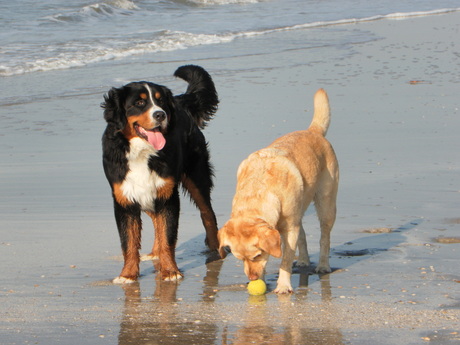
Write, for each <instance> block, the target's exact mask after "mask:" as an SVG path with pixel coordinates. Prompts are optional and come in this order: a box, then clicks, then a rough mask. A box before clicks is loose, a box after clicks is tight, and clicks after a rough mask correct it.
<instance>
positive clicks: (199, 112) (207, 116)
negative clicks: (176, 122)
mask: <svg viewBox="0 0 460 345" xmlns="http://www.w3.org/2000/svg"><path fill="white" fill-rule="evenodd" d="M174 76H175V77H178V78H181V79H184V80H185V81H186V82H188V87H187V91H186V92H185V93H184V94H182V95H179V96H176V99H177V100H178V101H179V102H181V104H182V106H183V107H185V108H186V109H188V110H189V112H190V115H191V116H192V117H193V119H194V120H195V122H196V124H197V125H198V126H199V127H200V128H204V127H205V126H206V124H207V121H209V120H211V119H212V117H213V116H214V113H215V112H216V111H217V105H218V104H219V99H218V96H217V91H216V88H215V86H214V82H213V81H212V78H211V76H210V75H209V73H208V72H206V70H205V69H204V68H202V67H200V66H194V65H187V66H181V67H179V68H178V69H177V70H176V72H174Z"/></svg>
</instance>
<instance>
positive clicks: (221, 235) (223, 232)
mask: <svg viewBox="0 0 460 345" xmlns="http://www.w3.org/2000/svg"><path fill="white" fill-rule="evenodd" d="M227 231H228V230H227V224H225V225H224V226H223V227H222V229H220V230H219V231H218V232H217V238H218V240H219V255H220V257H221V258H222V259H225V257H226V256H227V250H226V249H225V247H228V246H229V243H228V234H227Z"/></svg>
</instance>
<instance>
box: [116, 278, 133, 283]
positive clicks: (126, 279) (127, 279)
mask: <svg viewBox="0 0 460 345" xmlns="http://www.w3.org/2000/svg"><path fill="white" fill-rule="evenodd" d="M134 282H135V280H132V279H129V278H125V277H116V278H115V279H114V280H112V283H114V284H132V283H134Z"/></svg>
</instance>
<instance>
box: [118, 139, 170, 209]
mask: <svg viewBox="0 0 460 345" xmlns="http://www.w3.org/2000/svg"><path fill="white" fill-rule="evenodd" d="M156 155H157V150H155V148H154V147H153V146H152V145H150V144H149V143H148V142H146V141H145V140H143V139H141V138H132V139H131V140H130V151H129V152H128V154H127V155H126V158H127V159H128V168H129V171H128V174H127V175H126V178H125V180H124V182H123V184H122V185H121V190H122V191H123V195H124V196H125V197H126V198H127V199H128V200H129V201H131V202H137V203H139V204H140V205H141V208H142V209H143V210H144V211H154V209H153V207H154V205H153V202H154V200H155V198H156V194H157V189H158V188H161V187H162V186H163V185H164V184H165V180H163V179H162V178H161V177H160V176H158V175H157V174H156V172H155V171H152V170H150V169H149V167H148V161H149V159H150V157H151V156H156Z"/></svg>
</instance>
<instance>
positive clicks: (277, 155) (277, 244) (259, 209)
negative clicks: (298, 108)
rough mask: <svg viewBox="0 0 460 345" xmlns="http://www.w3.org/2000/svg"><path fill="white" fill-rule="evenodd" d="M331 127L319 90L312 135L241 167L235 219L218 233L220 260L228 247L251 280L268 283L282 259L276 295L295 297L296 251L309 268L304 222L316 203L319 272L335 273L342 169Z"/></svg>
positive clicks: (297, 135)
mask: <svg viewBox="0 0 460 345" xmlns="http://www.w3.org/2000/svg"><path fill="white" fill-rule="evenodd" d="M329 122H330V108H329V100H328V97H327V94H326V92H325V91H324V90H323V89H319V90H318V91H317V92H316V94H315V97H314V115H313V121H312V122H311V124H310V127H309V128H308V129H307V130H302V131H297V132H293V133H290V134H287V135H285V136H282V137H281V138H278V139H277V140H275V141H274V142H273V143H272V144H271V145H270V146H268V147H266V148H264V149H262V150H259V151H257V152H254V153H252V154H251V155H249V157H248V158H247V159H246V160H244V161H243V162H242V163H241V164H240V166H239V168H238V174H237V178H238V182H237V186H236V193H235V196H234V198H233V204H232V213H231V217H230V220H229V221H228V222H227V223H226V224H225V225H224V226H223V227H222V229H221V230H220V231H219V232H218V237H219V243H220V255H221V256H222V258H224V257H225V256H226V251H225V247H229V248H230V250H231V252H232V253H233V255H235V257H236V258H238V259H240V260H243V261H244V272H245V274H246V275H247V276H248V278H249V279H250V280H255V279H259V278H263V276H264V273H265V265H266V263H267V260H268V258H269V256H270V255H273V256H275V257H281V256H282V257H283V258H282V261H281V266H280V271H279V278H278V284H277V287H276V289H275V292H276V293H290V292H293V289H292V286H291V272H292V264H293V261H294V255H295V251H296V247H297V246H298V247H299V257H298V260H297V264H298V265H301V266H305V265H307V266H308V265H310V259H309V257H308V250H307V241H306V237H305V231H304V229H303V227H302V217H303V215H304V213H305V211H306V210H307V207H308V205H309V204H310V203H311V202H312V201H314V203H315V208H316V212H317V215H318V219H319V222H320V227H321V240H320V258H319V264H318V266H317V267H316V272H318V273H328V272H331V268H330V266H329V248H330V232H331V229H332V226H333V225H334V222H335V217H336V197H337V189H338V182H339V167H338V162H337V158H336V156H335V153H334V150H333V148H332V146H331V144H330V143H329V142H328V141H327V140H326V139H325V135H326V132H327V129H328V127H329ZM281 239H282V240H281ZM281 243H283V248H282V249H281Z"/></svg>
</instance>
